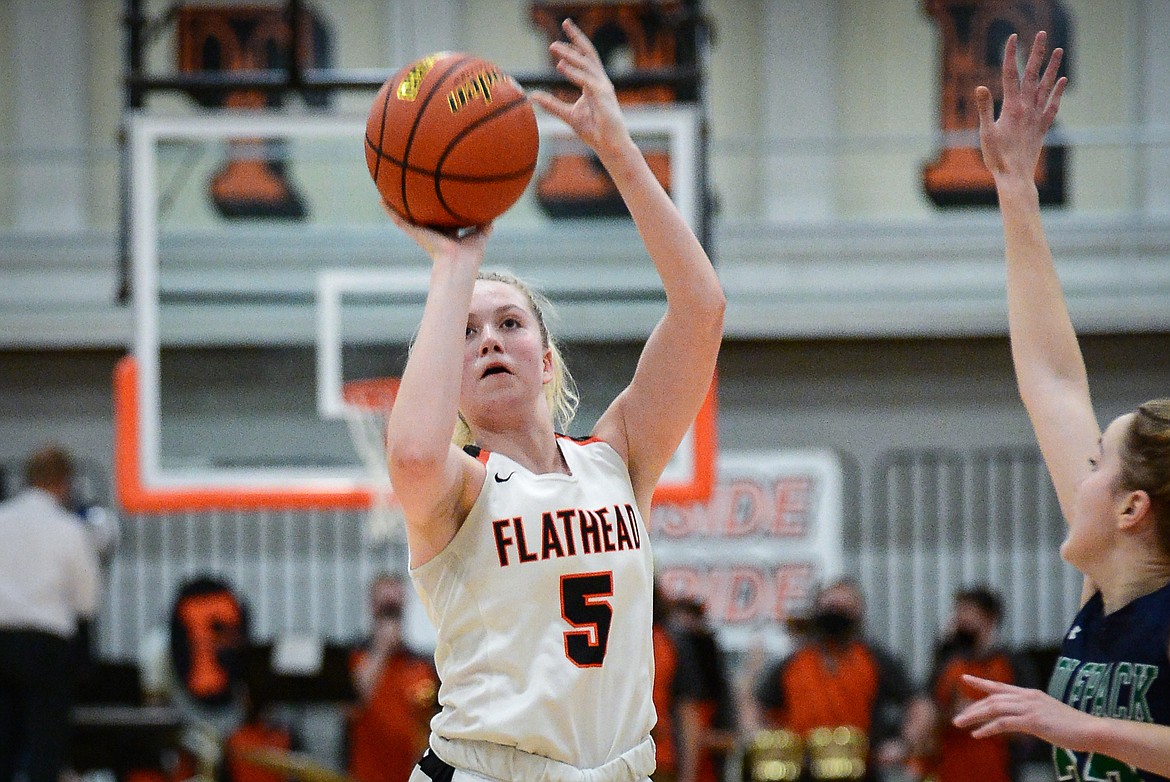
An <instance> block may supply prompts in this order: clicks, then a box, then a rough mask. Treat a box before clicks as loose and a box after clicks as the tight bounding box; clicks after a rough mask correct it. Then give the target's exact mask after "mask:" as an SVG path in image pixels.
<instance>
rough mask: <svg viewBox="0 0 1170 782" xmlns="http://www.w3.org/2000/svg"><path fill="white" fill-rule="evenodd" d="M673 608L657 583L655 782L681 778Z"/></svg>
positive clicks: (654, 636) (655, 626) (654, 637)
mask: <svg viewBox="0 0 1170 782" xmlns="http://www.w3.org/2000/svg"><path fill="white" fill-rule="evenodd" d="M671 608H672V602H671V601H669V600H668V599H667V598H666V597H665V596H664V595H663V594H662V592H661V590H660V589H659V585H658V583H657V582H655V584H654V614H653V617H654V624H653V629H652V635H653V642H654V685H653V690H652V695H651V697H652V699H653V701H654V712H655V714H657V715H658V721H657V722H656V723H655V724H654V729H653V730H652V731H651V732H650V735H651V736H652V737H653V738H654V747H655V757H656V760H657V765H656V766H655V769H654V774H653V775H652V776H651V779H653V780H654V782H675V781H676V780H677V779H678V760H679V757H678V755H679V753H678V742H677V740H676V730H675V724H674V714H675V700H676V697H677V695H678V669H679V664H680V660H679V654H678V644H677V642H676V641H675V639H674V637H673V636H672V635H671V633H670V628H669V626H668V617H669V614H670V611H671Z"/></svg>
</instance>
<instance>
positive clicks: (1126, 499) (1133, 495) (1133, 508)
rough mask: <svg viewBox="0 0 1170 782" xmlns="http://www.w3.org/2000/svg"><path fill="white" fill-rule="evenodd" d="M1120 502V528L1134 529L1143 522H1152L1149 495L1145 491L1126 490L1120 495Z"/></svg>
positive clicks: (1152, 515)
mask: <svg viewBox="0 0 1170 782" xmlns="http://www.w3.org/2000/svg"><path fill="white" fill-rule="evenodd" d="M1120 503H1121V504H1120V516H1119V520H1118V527H1119V528H1120V529H1122V530H1128V531H1135V530H1137V529H1138V528H1139V527H1140V526H1141V525H1143V524H1153V523H1154V514H1153V512H1152V508H1151V502H1150V495H1149V494H1148V493H1147V492H1145V491H1143V490H1141V489H1134V490H1133V491H1128V492H1126V493H1125V494H1124V495H1122V497H1121V500H1120Z"/></svg>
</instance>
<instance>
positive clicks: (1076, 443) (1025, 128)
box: [955, 33, 1170, 781]
mask: <svg viewBox="0 0 1170 782" xmlns="http://www.w3.org/2000/svg"><path fill="white" fill-rule="evenodd" d="M1045 44H1046V37H1045V34H1044V33H1040V34H1039V35H1037V36H1036V40H1035V42H1034V43H1033V45H1032V51H1031V53H1030V55H1029V57H1028V62H1027V65H1026V67H1025V69H1024V78H1023V81H1022V82H1021V81H1020V78H1019V72H1018V70H1017V66H1016V47H1017V43H1016V38H1015V36H1012V37H1011V38H1010V39H1009V40H1008V44H1007V48H1006V51H1005V53H1004V61H1003V91H1004V100H1003V109H1002V111H1001V112H1000V117H999V119H998V120H994V119H993V116H992V99H991V93H990V92H989V91H988V89H987V88H986V87H979V88H978V90H977V91H976V94H975V99H976V102H977V104H978V108H979V132H980V141H981V143H982V147H983V159H984V161H985V163H986V164H987V167H988V168H989V169H990V170H991V172H992V174H993V175H994V176H995V185H996V190H997V191H998V194H999V205H1000V210H1001V212H1002V215H1003V225H1004V240H1005V249H1006V254H1007V287H1008V313H1009V326H1010V332H1011V345H1012V358H1013V361H1014V363H1015V368H1016V378H1017V381H1018V383H1019V388H1020V396H1021V398H1022V399H1023V401H1024V406H1025V407H1026V408H1027V411H1028V415H1029V417H1030V418H1031V420H1032V426H1033V428H1034V429H1035V432H1036V438H1037V440H1038V441H1039V444H1040V450H1041V452H1042V453H1043V455H1044V460H1045V462H1046V464H1047V465H1048V471H1049V473H1050V474H1051V476H1052V481H1053V483H1054V484H1055V487H1056V493H1057V496H1058V498H1059V500H1060V506H1061V509H1062V510H1063V512H1064V516H1065V519H1067V521H1068V526H1069V531H1068V537H1067V538H1066V539H1065V541H1064V543H1063V545H1062V546H1061V556H1062V557H1063V558H1064V559H1065V560H1066V561H1068V562H1069V563H1071V564H1072V565H1074V566H1075V567H1077V569H1079V570H1080V571H1081V572H1082V573H1083V574H1084V575H1085V589H1084V594H1083V600H1084V603H1083V605H1082V607H1081V610H1080V612H1079V613H1078V614H1077V616H1076V618H1075V619H1074V620H1073V624H1072V626H1071V627H1070V628H1069V632H1068V634H1067V635H1066V636H1065V638H1064V642H1063V646H1062V650H1061V657H1060V659H1059V661H1058V662H1057V665H1056V669H1055V671H1054V672H1053V675H1052V680H1051V682H1050V684H1049V687H1048V691H1049V692H1050V693H1051V696H1050V695H1045V694H1044V693H1042V692H1040V691H1038V690H1028V689H1021V688H1019V687H1013V686H1010V685H1007V684H1001V683H997V682H990V681H986V680H984V679H976V678H973V677H968V681H969V683H970V684H972V685H973V686H975V687H977V688H978V689H979V690H980V691H982V692H985V693H988V694H989V695H988V697H985V698H983V699H981V700H978V701H976V702H975V703H974V704H972V705H970V706H968V707H967V708H966V709H964V710H963V711H962V712H960V713H959V714H958V715H957V716H956V717H955V724H956V725H957V726H959V727H963V728H971V729H973V735H975V736H978V737H982V736H992V735H996V734H999V733H1003V732H1005V731H1023V732H1025V733H1031V734H1032V735H1035V736H1038V737H1040V738H1041V739H1044V740H1045V741H1049V742H1051V743H1052V744H1053V745H1055V747H1056V749H1055V750H1054V755H1053V757H1054V760H1055V762H1056V771H1057V775H1058V778H1059V779H1067V780H1090V779H1113V780H1118V781H1120V780H1131V779H1145V780H1147V781H1148V780H1155V779H1165V778H1167V777H1170V399H1160V400H1155V401H1152V402H1147V403H1145V404H1143V405H1142V406H1140V407H1139V408H1138V409H1137V410H1136V411H1135V412H1132V413H1127V414H1125V415H1122V416H1121V417H1119V418H1117V419H1116V420H1114V421H1113V422H1112V423H1110V424H1109V426H1108V427H1106V429H1105V431H1104V433H1102V432H1101V429H1100V427H1099V426H1098V424H1097V419H1096V417H1095V415H1094V413H1093V409H1092V406H1091V404H1090V400H1089V385H1088V380H1087V377H1086V371H1085V365H1084V360H1083V358H1082V356H1081V353H1080V350H1079V347H1078V345H1077V338H1076V335H1075V334H1074V332H1073V328H1072V324H1071V321H1070V319H1069V315H1068V311H1067V309H1066V308H1065V303H1064V298H1063V295H1062V293H1061V290H1060V283H1059V281H1058V279H1057V275H1056V271H1055V269H1054V267H1053V262H1052V254H1051V252H1050V251H1049V248H1048V243H1047V240H1046V239H1045V236H1044V230H1043V227H1042V225H1041V220H1040V206H1039V197H1038V195H1037V190H1036V185H1035V182H1034V179H1033V177H1034V172H1035V170H1036V165H1037V162H1038V159H1039V156H1040V150H1041V147H1042V145H1043V141H1044V135H1045V133H1046V132H1047V131H1048V128H1049V127H1050V126H1051V125H1052V120H1053V119H1054V118H1055V116H1056V111H1057V109H1058V108H1059V106H1060V97H1061V94H1062V93H1063V92H1064V87H1065V83H1066V80H1065V79H1064V78H1060V79H1057V70H1058V69H1059V67H1060V60H1061V54H1062V53H1061V50H1060V49H1057V50H1055V51H1054V52H1053V53H1052V57H1051V58H1050V59H1049V61H1048V65H1047V68H1044V69H1043V74H1041V70H1042V68H1043V66H1044V59H1045Z"/></svg>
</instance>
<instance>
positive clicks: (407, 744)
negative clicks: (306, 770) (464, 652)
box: [348, 574, 438, 782]
mask: <svg viewBox="0 0 1170 782" xmlns="http://www.w3.org/2000/svg"><path fill="white" fill-rule="evenodd" d="M405 597H406V590H405V587H404V585H403V582H402V579H401V578H399V577H398V576H394V575H389V574H385V575H381V576H379V577H378V578H376V579H375V580H374V583H373V584H372V585H371V587H370V608H371V611H372V613H373V630H372V633H371V638H370V642H369V644H368V646H367V647H366V648H365V649H362V650H360V651H357V652H355V654H354V658H353V662H352V665H351V671H352V675H353V683H354V690H355V691H356V692H357V694H358V698H359V704H358V706H357V707H356V708H355V709H354V710H353V712H352V713H351V714H350V719H349V742H348V748H349V764H348V765H349V774H350V776H352V777H353V778H354V779H355V780H357V782H404V781H405V780H406V779H407V778H409V777H410V773H411V770H412V769H413V768H414V765H415V763H416V762H417V761H418V758H419V756H420V755H422V753H423V751H424V750H425V749H426V746H427V733H428V730H429V723H430V719H431V717H432V716H434V714H435V713H436V711H438V698H437V696H438V677H437V675H436V673H435V669H434V665H433V664H432V663H431V662H430V661H429V660H426V659H423V658H422V657H419V656H416V655H415V654H413V653H412V652H410V650H408V649H407V648H406V647H405V646H404V645H403V638H402V609H403V603H404V600H405Z"/></svg>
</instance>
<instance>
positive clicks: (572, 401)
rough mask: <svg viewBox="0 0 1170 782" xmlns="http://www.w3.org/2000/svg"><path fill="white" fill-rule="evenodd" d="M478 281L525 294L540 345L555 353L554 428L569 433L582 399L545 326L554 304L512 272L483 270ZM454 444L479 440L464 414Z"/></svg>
mask: <svg viewBox="0 0 1170 782" xmlns="http://www.w3.org/2000/svg"><path fill="white" fill-rule="evenodd" d="M476 279H477V280H489V281H491V282H502V283H504V284H505V285H511V286H512V287H513V288H515V289H516V290H518V291H520V292H521V293H523V294H524V298H525V299H526V300H527V301H528V307H529V309H531V310H532V314H533V315H534V316H535V317H536V323H537V325H538V326H539V327H540V344H541V346H543V347H544V348H545V349H546V350H548V351H550V352H551V354H552V372H553V377H552V380H551V381H549V382H548V383H546V384H545V386H544V399H545V401H546V402H547V403H548V409H549V411H550V412H551V413H552V422H553V428H554V429H556V430H557V431H559V432H565V431H567V430H568V428H569V424H571V423H572V422H573V417H574V416H576V415H577V403H578V402H579V401H580V397H579V396H578V395H577V383H576V382H575V381H574V380H573V376H572V375H571V374H570V373H569V368H568V366H566V365H565V360H564V358H563V357H562V356H561V351H560V348H558V347H557V344H556V342H555V341H554V340H553V338H552V337H551V336H550V335H549V333H548V327H547V326H546V325H545V313H551V312H552V304H551V302H549V300H548V299H547V298H545V297H544V296H543V295H541V294H540V293H538V292H537V291H535V290H533V289H532V288H531V287H529V286H528V284H527V283H525V282H524V281H523V280H521V279H520V278H519V277H517V276H516V275H514V274H510V273H508V272H499V271H481V272H480V273H479V274H478V275H476ZM451 441H452V442H453V443H455V445H457V446H459V447H460V448H462V447H463V446H465V445H473V444H474V443H475V438H474V437H472V435H471V428H470V427H469V426H468V425H467V421H466V420H465V419H464V418H463V414H462V413H460V414H459V420H458V421H457V422H456V424H455V435H454V436H453V437H452V438H451Z"/></svg>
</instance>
